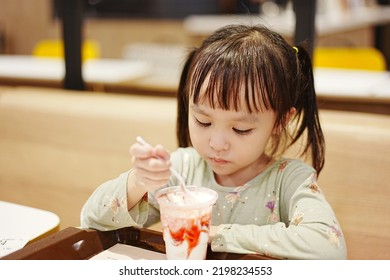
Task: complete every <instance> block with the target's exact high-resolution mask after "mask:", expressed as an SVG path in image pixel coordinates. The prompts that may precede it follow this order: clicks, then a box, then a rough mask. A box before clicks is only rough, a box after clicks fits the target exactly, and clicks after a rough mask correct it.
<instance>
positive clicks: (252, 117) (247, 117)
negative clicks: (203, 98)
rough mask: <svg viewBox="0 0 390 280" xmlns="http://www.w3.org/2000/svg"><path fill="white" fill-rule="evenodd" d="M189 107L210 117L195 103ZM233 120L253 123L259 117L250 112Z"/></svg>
mask: <svg viewBox="0 0 390 280" xmlns="http://www.w3.org/2000/svg"><path fill="white" fill-rule="evenodd" d="M190 107H191V109H192V110H194V112H196V113H198V114H202V115H204V116H206V117H210V115H209V114H208V113H207V112H205V111H204V110H203V109H202V108H200V107H199V106H197V105H195V104H191V106H190ZM233 121H235V122H248V123H255V122H258V121H259V118H258V117H257V116H255V115H252V114H242V115H241V116H239V117H238V118H236V119H234V120H233Z"/></svg>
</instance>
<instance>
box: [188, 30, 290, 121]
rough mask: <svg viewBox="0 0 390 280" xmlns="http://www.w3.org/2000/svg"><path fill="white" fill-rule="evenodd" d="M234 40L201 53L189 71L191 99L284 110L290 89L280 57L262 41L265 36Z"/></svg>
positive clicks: (229, 107)
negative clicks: (287, 87)
mask: <svg viewBox="0 0 390 280" xmlns="http://www.w3.org/2000/svg"><path fill="white" fill-rule="evenodd" d="M255 37H256V36H255ZM257 37H258V36H257ZM230 39H231V40H230V41H223V42H217V43H216V45H218V46H215V45H212V46H209V47H206V48H204V49H200V51H199V52H198V53H197V55H196V56H195V58H194V61H193V64H192V67H191V70H190V72H189V73H190V77H189V81H190V85H189V90H188V94H189V98H192V101H193V102H194V103H195V104H198V103H207V104H209V105H210V106H211V107H212V108H220V109H223V110H235V111H240V110H246V111H248V112H249V113H252V112H262V111H264V110H274V111H276V109H278V110H277V111H278V112H280V108H281V107H284V106H283V104H286V101H287V100H285V98H284V96H283V95H284V94H283V93H285V92H287V90H288V89H286V88H285V85H286V84H288V83H287V82H285V81H281V78H282V79H283V78H284V79H286V78H287V77H286V76H285V73H284V71H283V66H282V64H281V62H280V59H279V58H278V57H277V56H275V53H274V52H273V50H271V49H268V48H267V47H266V46H264V45H263V44H260V43H258V39H261V38H254V39H253V38H251V39H248V38H236V39H235V40H234V38H230ZM211 47H212V49H211ZM216 49H219V51H215V50H216ZM259 53H260V54H262V55H259ZM280 92H282V94H280ZM278 93H279V94H278ZM283 99H284V100H283ZM287 103H289V102H287ZM243 106H245V108H242V107H243ZM287 107H290V106H287ZM280 113H282V114H283V112H280Z"/></svg>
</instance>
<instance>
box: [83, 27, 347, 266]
mask: <svg viewBox="0 0 390 280" xmlns="http://www.w3.org/2000/svg"><path fill="white" fill-rule="evenodd" d="M304 136H305V138H306V139H305V145H304V147H303V150H302V154H303V155H309V156H310V157H311V159H312V166H313V167H311V166H309V165H307V164H306V163H304V162H303V161H300V160H296V159H287V158H284V157H282V156H281V155H282V154H283V153H284V151H285V150H286V149H287V148H288V147H289V146H291V145H292V144H294V143H295V142H297V141H298V139H300V138H302V137H304ZM177 137H178V140H179V145H180V146H181V147H182V148H179V149H178V150H176V151H175V152H173V153H172V154H169V152H168V151H166V150H165V149H164V148H163V147H162V146H160V145H157V146H156V147H152V148H150V147H145V146H142V145H140V144H137V143H136V144H134V145H132V147H131V148H130V153H131V155H132V158H133V168H132V169H131V170H130V171H129V172H126V173H124V174H122V175H120V176H119V177H118V178H116V179H114V180H111V181H108V182H106V183H104V184H103V185H101V186H100V187H99V188H98V189H97V190H96V191H95V192H94V194H93V195H92V196H91V197H90V199H89V200H88V201H87V202H86V204H85V205H84V207H83V210H82V214H81V225H82V227H92V228H96V229H99V230H108V229H115V228H120V227H125V226H148V225H151V224H153V223H155V222H156V221H158V220H159V212H158V205H157V203H156V200H155V198H154V196H153V194H154V192H155V191H156V190H157V189H159V188H161V187H163V186H167V185H168V186H171V185H178V184H179V182H177V181H176V179H175V178H174V177H173V176H171V173H170V171H169V168H170V166H171V165H172V166H173V167H174V168H175V169H176V170H177V171H179V172H180V173H181V175H182V176H183V177H184V178H185V180H186V183H187V184H189V185H198V186H203V187H208V188H211V189H213V190H215V191H216V192H217V193H218V195H219V198H218V200H217V202H216V203H215V205H214V206H213V214H212V222H211V223H212V225H213V226H214V227H212V235H213V236H214V237H213V238H212V243H211V248H212V250H214V251H225V252H234V253H259V254H266V255H270V256H277V257H281V258H288V259H345V258H346V246H345V241H344V238H343V235H342V231H341V228H340V225H339V223H338V222H337V219H336V217H335V215H334V213H333V211H332V209H331V207H330V205H329V204H328V203H327V201H326V199H325V197H324V196H323V193H322V192H321V190H320V188H319V186H318V185H317V183H316V177H317V175H316V174H319V173H320V171H321V169H322V167H323V165H324V138H323V134H322V130H321V126H320V123H319V118H318V110H317V105H316V95H315V91H314V82H313V74H312V69H311V61H310V57H309V56H308V54H307V52H306V51H305V49H303V48H302V47H291V46H289V45H288V44H287V43H286V41H285V40H284V39H283V38H282V37H281V36H280V35H278V34H276V33H275V32H272V31H271V30H269V29H267V28H265V27H262V26H244V25H234V26H226V27H224V28H222V29H220V30H218V31H216V32H215V33H214V34H212V35H211V36H210V37H209V38H207V39H206V40H205V41H204V42H203V44H202V45H201V46H200V47H199V48H197V49H195V50H193V51H192V52H191V53H190V54H189V56H188V59H187V61H186V63H185V65H184V69H183V72H182V76H181V80H180V85H179V101H178V119H177ZM112 203H114V205H116V204H118V203H119V205H125V207H112Z"/></svg>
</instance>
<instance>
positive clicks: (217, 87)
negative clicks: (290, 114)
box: [189, 77, 269, 114]
mask: <svg viewBox="0 0 390 280" xmlns="http://www.w3.org/2000/svg"><path fill="white" fill-rule="evenodd" d="M260 90H261V89H260V88H259V87H258V86H256V82H255V83H251V82H250V81H246V82H244V81H241V82H232V81H229V82H228V83H226V82H224V81H223V80H222V81H221V80H217V79H215V78H214V79H211V80H210V78H209V77H207V78H206V79H205V80H204V82H203V83H202V84H201V86H200V87H199V90H193V91H192V93H191V94H190V98H189V100H190V102H192V103H194V104H197V105H206V106H208V107H211V108H213V109H222V110H229V111H237V112H243V113H247V114H251V113H255V112H263V111H266V110H268V109H269V105H268V102H264V101H263V98H266V97H265V96H266V95H264V94H261V93H260V92H259V91H260Z"/></svg>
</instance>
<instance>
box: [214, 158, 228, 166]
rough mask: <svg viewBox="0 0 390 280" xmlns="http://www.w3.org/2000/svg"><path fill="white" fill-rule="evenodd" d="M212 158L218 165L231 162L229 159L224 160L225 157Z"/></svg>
mask: <svg viewBox="0 0 390 280" xmlns="http://www.w3.org/2000/svg"><path fill="white" fill-rule="evenodd" d="M210 160H211V162H212V163H214V164H218V165H222V164H227V163H228V162H229V161H227V160H224V159H222V158H219V157H210Z"/></svg>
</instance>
